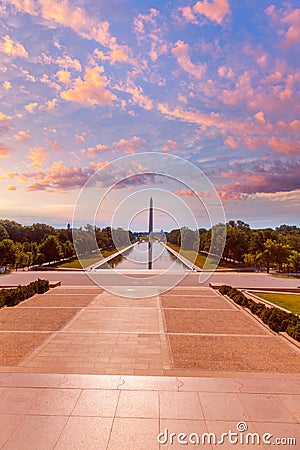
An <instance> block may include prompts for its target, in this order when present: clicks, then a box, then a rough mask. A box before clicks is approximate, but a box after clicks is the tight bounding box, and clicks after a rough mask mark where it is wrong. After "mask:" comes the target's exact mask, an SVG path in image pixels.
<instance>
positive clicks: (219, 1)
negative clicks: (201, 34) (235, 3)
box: [179, 0, 230, 25]
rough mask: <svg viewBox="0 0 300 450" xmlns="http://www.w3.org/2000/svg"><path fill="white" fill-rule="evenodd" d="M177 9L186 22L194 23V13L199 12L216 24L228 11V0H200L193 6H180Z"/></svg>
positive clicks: (195, 20) (220, 22)
mask: <svg viewBox="0 0 300 450" xmlns="http://www.w3.org/2000/svg"><path fill="white" fill-rule="evenodd" d="M179 10H180V11H181V13H182V15H183V17H184V18H185V20H187V21H188V22H192V23H196V22H197V19H196V14H199V15H202V16H205V17H206V18H207V19H209V20H211V21H212V22H216V23H217V24H218V25H221V24H222V23H223V20H224V17H225V16H226V15H227V14H229V13H230V8H229V3H228V0H212V1H208V0H202V1H198V2H197V3H196V4H195V5H194V6H193V7H189V6H187V7H183V8H182V7H181V8H179Z"/></svg>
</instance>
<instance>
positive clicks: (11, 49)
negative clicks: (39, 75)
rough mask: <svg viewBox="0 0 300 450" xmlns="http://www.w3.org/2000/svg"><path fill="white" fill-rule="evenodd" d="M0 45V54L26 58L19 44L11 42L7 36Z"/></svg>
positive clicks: (26, 55)
mask: <svg viewBox="0 0 300 450" xmlns="http://www.w3.org/2000/svg"><path fill="white" fill-rule="evenodd" d="M2 40H3V42H1V43H0V52H1V53H5V54H6V55H9V56H21V57H22V58H28V53H27V51H26V50H25V48H24V47H23V45H22V44H20V42H17V41H13V40H12V39H11V38H10V37H9V36H8V35H7V34H6V35H5V36H4V37H3V38H2Z"/></svg>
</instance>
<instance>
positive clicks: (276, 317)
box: [219, 284, 300, 341]
mask: <svg viewBox="0 0 300 450" xmlns="http://www.w3.org/2000/svg"><path fill="white" fill-rule="evenodd" d="M219 291H220V293H221V294H222V295H227V296H228V297H230V298H231V299H232V300H233V301H234V302H235V303H237V304H238V305H240V306H242V307H243V308H248V309H250V311H251V312H252V313H253V314H255V315H256V316H258V317H259V318H260V319H261V320H262V321H263V322H264V323H265V324H266V325H268V326H269V327H270V328H271V330H273V331H275V332H276V333H279V332H280V331H285V332H286V333H287V334H289V335H290V336H291V337H292V338H293V339H296V340H297V341H300V317H299V316H297V315H296V314H293V313H288V312H286V311H282V310H281V309H278V308H274V307H268V306H266V305H264V304H263V303H256V302H255V301H254V300H251V299H250V298H247V297H246V296H245V295H244V294H243V293H242V292H240V291H239V290H238V289H235V288H233V287H232V286H227V285H225V284H224V285H223V286H221V287H220V289H219Z"/></svg>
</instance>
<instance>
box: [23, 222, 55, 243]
mask: <svg viewBox="0 0 300 450" xmlns="http://www.w3.org/2000/svg"><path fill="white" fill-rule="evenodd" d="M24 231H25V233H24V234H25V236H26V240H28V241H30V242H36V243H37V244H40V243H41V242H42V241H43V240H44V239H45V238H46V237H47V236H50V235H53V236H55V235H56V230H55V228H54V227H52V226H51V225H46V224H45V223H34V224H33V225H31V226H26V227H24ZM25 236H24V237H25Z"/></svg>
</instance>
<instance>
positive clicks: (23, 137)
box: [14, 130, 31, 142]
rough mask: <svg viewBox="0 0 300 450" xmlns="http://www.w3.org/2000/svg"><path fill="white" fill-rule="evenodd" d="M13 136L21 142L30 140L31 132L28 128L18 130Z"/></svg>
mask: <svg viewBox="0 0 300 450" xmlns="http://www.w3.org/2000/svg"><path fill="white" fill-rule="evenodd" d="M14 137H15V139H16V140H17V141H21V142H28V141H30V140H31V134H30V132H29V131H28V130H24V131H19V132H18V133H17V134H15V136H14Z"/></svg>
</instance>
